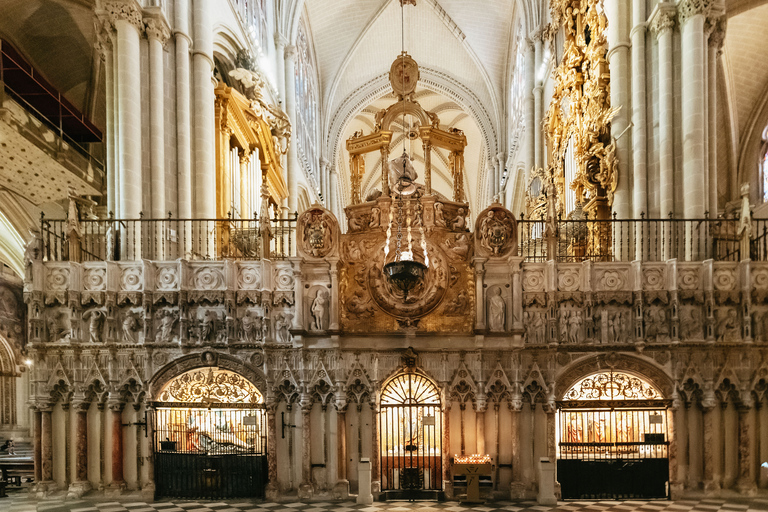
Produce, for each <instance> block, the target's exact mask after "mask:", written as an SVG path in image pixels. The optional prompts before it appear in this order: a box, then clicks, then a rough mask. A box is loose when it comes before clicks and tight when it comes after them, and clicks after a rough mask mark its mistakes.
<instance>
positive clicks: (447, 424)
mask: <svg viewBox="0 0 768 512" xmlns="http://www.w3.org/2000/svg"><path fill="white" fill-rule="evenodd" d="M447 387H448V383H447V382H446V383H445V385H444V386H443V388H447ZM443 396H444V397H445V398H446V400H445V406H444V407H443V457H442V463H443V489H444V490H445V494H446V496H447V497H448V498H452V497H453V478H452V477H451V402H450V398H449V395H448V393H445V394H444V395H443Z"/></svg>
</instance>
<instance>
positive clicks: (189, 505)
mask: <svg viewBox="0 0 768 512" xmlns="http://www.w3.org/2000/svg"><path fill="white" fill-rule="evenodd" d="M380 511H382V512H768V499H765V498H754V499H728V500H725V499H723V500H717V499H702V500H681V501H651V502H646V501H571V502H561V503H558V504H557V505H556V506H552V507H545V506H539V505H537V504H536V502H533V501H518V502H510V501H497V502H492V503H487V504H482V505H463V504H460V503H457V502H455V501H447V502H413V503H409V502H407V501H390V502H381V503H379V502H377V503H374V504H373V505H358V504H356V503H355V502H354V501H338V502H308V503H298V502H296V503H266V502H261V501H248V500H242V499H240V500H232V501H231V502H226V501H216V502H207V501H183V500H162V501H157V502H149V503H147V502H143V501H138V500H136V499H131V498H126V499H125V500H124V501H120V500H115V499H105V498H103V497H102V498H101V499H99V498H98V497H87V498H85V499H80V500H66V499H63V495H62V498H61V499H55V498H49V499H44V500H37V499H34V498H31V497H29V496H28V495H27V494H26V493H25V492H18V491H17V492H12V493H10V495H9V497H7V498H0V512H380Z"/></svg>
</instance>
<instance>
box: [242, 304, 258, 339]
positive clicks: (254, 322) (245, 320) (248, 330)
mask: <svg viewBox="0 0 768 512" xmlns="http://www.w3.org/2000/svg"><path fill="white" fill-rule="evenodd" d="M262 321H263V320H262V318H261V317H260V316H259V315H257V313H256V312H255V311H253V310H252V309H249V310H247V311H246V313H245V315H243V317H242V318H241V319H240V330H241V335H242V339H243V341H244V342H246V343H254V342H256V341H257V340H259V339H261V323H262Z"/></svg>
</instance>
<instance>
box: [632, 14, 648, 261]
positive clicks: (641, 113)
mask: <svg viewBox="0 0 768 512" xmlns="http://www.w3.org/2000/svg"><path fill="white" fill-rule="evenodd" d="M646 4H647V2H646V0H632V25H633V26H632V31H631V33H630V37H631V39H632V179H633V181H634V183H633V187H632V192H633V194H632V217H633V218H635V219H639V218H640V214H641V213H643V212H644V213H646V214H648V213H649V211H648V174H647V173H648V170H647V169H648V168H647V162H646V146H647V143H646V140H647V132H646V130H647V128H646V108H647V106H646V90H645V88H646V78H645V60H646V59H645V25H646V23H645V21H646V14H645V6H646ZM639 246H640V244H638V247H639ZM637 258H638V259H641V258H642V254H640V253H639V252H638V254H637Z"/></svg>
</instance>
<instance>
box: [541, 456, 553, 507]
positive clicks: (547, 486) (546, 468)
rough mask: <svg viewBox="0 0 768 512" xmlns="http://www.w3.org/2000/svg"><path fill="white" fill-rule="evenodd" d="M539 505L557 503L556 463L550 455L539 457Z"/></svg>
mask: <svg viewBox="0 0 768 512" xmlns="http://www.w3.org/2000/svg"><path fill="white" fill-rule="evenodd" d="M536 503H538V504H539V505H550V506H551V505H557V498H556V497H555V464H554V463H553V462H551V461H550V460H549V458H548V457H542V458H541V459H539V495H538V496H537V497H536Z"/></svg>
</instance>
